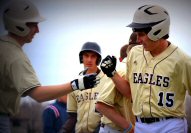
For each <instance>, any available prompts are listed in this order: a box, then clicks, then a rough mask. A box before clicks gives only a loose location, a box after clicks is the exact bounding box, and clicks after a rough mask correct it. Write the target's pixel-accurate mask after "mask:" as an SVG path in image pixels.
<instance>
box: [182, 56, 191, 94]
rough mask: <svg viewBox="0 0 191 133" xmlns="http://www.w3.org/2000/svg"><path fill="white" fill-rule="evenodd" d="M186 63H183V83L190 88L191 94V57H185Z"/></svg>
mask: <svg viewBox="0 0 191 133" xmlns="http://www.w3.org/2000/svg"><path fill="white" fill-rule="evenodd" d="M184 61H185V63H184V64H185V65H182V66H183V68H182V70H183V73H182V83H183V85H184V87H185V88H186V89H187V90H188V93H189V95H191V81H190V80H191V58H190V57H186V58H185V59H184Z"/></svg>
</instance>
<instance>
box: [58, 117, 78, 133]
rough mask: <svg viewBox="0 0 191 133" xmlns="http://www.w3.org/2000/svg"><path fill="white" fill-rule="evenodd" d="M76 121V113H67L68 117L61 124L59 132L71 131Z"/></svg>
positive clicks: (68, 132)
mask: <svg viewBox="0 0 191 133" xmlns="http://www.w3.org/2000/svg"><path fill="white" fill-rule="evenodd" d="M76 122H77V113H68V119H67V120H66V122H65V123H64V125H63V126H62V128H61V130H60V132H59V133H72V132H73V131H74V129H75V125H76Z"/></svg>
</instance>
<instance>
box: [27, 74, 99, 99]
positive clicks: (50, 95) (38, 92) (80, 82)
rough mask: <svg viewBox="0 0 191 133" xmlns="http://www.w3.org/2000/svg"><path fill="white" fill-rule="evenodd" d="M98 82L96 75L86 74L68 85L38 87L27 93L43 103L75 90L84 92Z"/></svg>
mask: <svg viewBox="0 0 191 133" xmlns="http://www.w3.org/2000/svg"><path fill="white" fill-rule="evenodd" d="M99 81H100V78H99V77H97V74H96V73H92V74H86V75H83V76H81V77H80V78H78V79H75V80H73V81H71V82H69V83H66V84H61V85H53V86H39V87H36V88H33V89H31V90H30V91H27V92H26V94H24V95H27V94H29V95H30V97H32V98H33V99H35V100H37V101H38V102H44V101H47V100H53V99H55V98H57V97H60V96H63V95H66V94H68V93H70V92H72V91H75V90H84V89H90V88H93V87H95V86H96V85H97V84H98V83H99Z"/></svg>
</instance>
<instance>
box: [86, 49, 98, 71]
mask: <svg viewBox="0 0 191 133" xmlns="http://www.w3.org/2000/svg"><path fill="white" fill-rule="evenodd" d="M82 57H83V64H84V67H88V68H89V69H95V68H96V69H97V64H96V61H97V59H98V55H97V53H95V52H91V51H87V52H86V51H85V52H84V53H83V56H82Z"/></svg>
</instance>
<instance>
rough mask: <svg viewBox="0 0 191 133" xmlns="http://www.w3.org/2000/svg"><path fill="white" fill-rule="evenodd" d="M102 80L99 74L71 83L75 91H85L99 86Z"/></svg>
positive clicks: (87, 75) (88, 75) (89, 75)
mask: <svg viewBox="0 0 191 133" xmlns="http://www.w3.org/2000/svg"><path fill="white" fill-rule="evenodd" d="M99 82H100V78H99V77H98V76H97V73H91V74H85V75H83V76H81V77H80V78H78V79H75V80H73V81H71V86H72V89H73V90H74V91H75V90H85V89H90V88H94V87H95V86H97V84H99Z"/></svg>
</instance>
